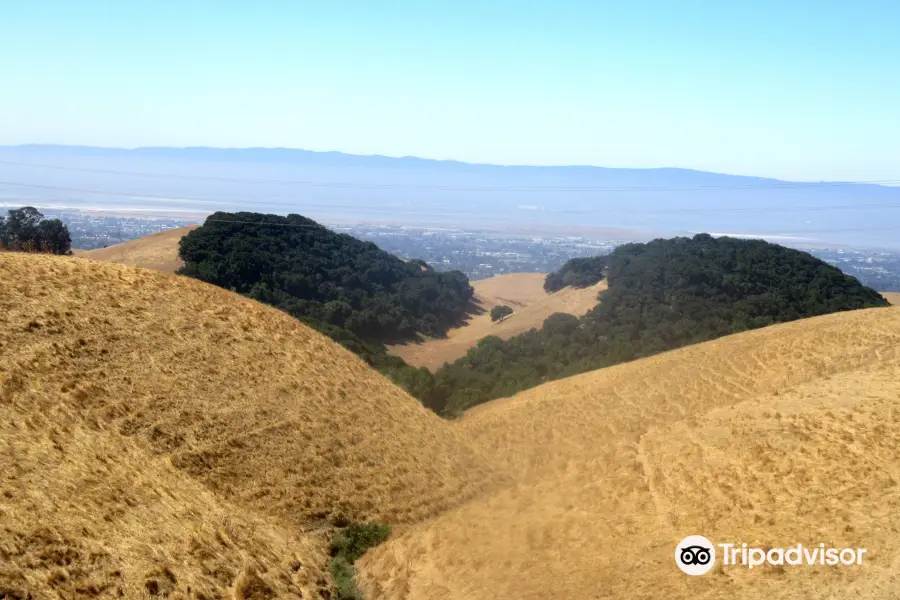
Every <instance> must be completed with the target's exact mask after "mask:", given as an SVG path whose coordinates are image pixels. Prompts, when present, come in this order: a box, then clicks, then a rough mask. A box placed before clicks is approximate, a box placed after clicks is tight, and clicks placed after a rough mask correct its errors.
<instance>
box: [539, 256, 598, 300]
mask: <svg viewBox="0 0 900 600" xmlns="http://www.w3.org/2000/svg"><path fill="white" fill-rule="evenodd" d="M606 260H607V257H606V256H592V257H589V258H573V259H570V260H568V261H567V262H566V264H564V265H563V266H562V267H560V268H559V270H558V271H555V272H553V273H550V274H548V275H547V277H546V278H545V279H544V291H546V292H549V293H553V292H557V291H559V290H561V289H563V288H564V287H567V286H572V287H580V288H582V287H588V286H591V285H594V284H595V283H599V282H600V281H601V280H602V279H603V276H604V275H605V273H606Z"/></svg>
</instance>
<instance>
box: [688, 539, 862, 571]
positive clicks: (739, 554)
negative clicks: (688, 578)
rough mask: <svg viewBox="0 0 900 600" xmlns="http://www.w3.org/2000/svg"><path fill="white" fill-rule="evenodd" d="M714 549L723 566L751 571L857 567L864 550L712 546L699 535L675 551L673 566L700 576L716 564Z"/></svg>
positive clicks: (737, 545)
mask: <svg viewBox="0 0 900 600" xmlns="http://www.w3.org/2000/svg"><path fill="white" fill-rule="evenodd" d="M716 547H718V548H719V551H720V552H719V553H720V555H721V558H722V564H723V565H724V566H741V567H747V568H748V569H753V568H754V567H760V566H762V565H766V564H768V565H772V566H784V565H790V566H802V565H806V566H815V565H824V566H828V567H837V566H845V567H849V566H852V565H861V564H862V563H863V554H865V553H866V549H865V548H832V547H826V546H825V544H818V545H816V546H804V545H803V544H796V545H794V546H791V547H789V548H757V547H752V546H748V545H747V544H732V543H728V544H713V543H712V542H710V541H709V540H708V539H706V538H705V537H703V536H702V535H689V536H688V537H686V538H684V539H683V540H681V542H679V543H678V546H676V547H675V564H677V565H678V568H679V569H681V570H682V571H684V572H685V573H687V574H688V575H703V574H705V573H707V572H709V570H710V569H712V568H713V565H715V562H716Z"/></svg>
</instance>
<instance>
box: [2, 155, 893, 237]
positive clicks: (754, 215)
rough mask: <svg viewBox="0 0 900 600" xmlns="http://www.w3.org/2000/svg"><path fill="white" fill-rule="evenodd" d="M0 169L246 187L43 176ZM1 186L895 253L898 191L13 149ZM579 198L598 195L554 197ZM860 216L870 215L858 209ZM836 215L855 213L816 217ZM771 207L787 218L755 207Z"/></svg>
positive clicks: (401, 161) (82, 201)
mask: <svg viewBox="0 0 900 600" xmlns="http://www.w3.org/2000/svg"><path fill="white" fill-rule="evenodd" d="M2 161H11V162H19V163H32V164H44V165H55V166H64V167H73V168H84V169H98V170H107V171H116V172H123V173H125V172H128V173H157V174H161V175H182V176H187V177H197V178H202V177H219V178H227V179H233V180H244V181H247V182H245V183H236V182H233V181H228V182H223V181H210V180H203V179H176V178H171V177H165V176H162V177H158V178H155V177H145V176H139V175H125V174H111V173H94V172H81V171H76V170H56V169H45V168H34V167H25V166H15V165H9V164H3V162H2ZM249 181H254V182H255V183H250V182H249ZM273 181H292V182H307V183H308V184H309V185H304V184H302V183H271V182H273ZM0 182H7V183H9V182H16V183H29V184H36V185H43V186H51V187H54V186H55V187H63V188H77V189H82V190H94V191H100V192H108V193H100V194H89V193H84V192H71V191H62V190H51V189H45V188H27V187H16V186H10V185H4V184H3V183H0V204H3V203H6V204H8V205H19V204H23V203H32V204H36V205H39V206H65V207H71V208H78V207H81V208H90V207H94V208H104V209H135V208H137V209H144V210H148V209H149V210H157V211H165V212H167V213H168V214H177V213H178V212H184V213H205V214H208V213H210V212H213V211H215V210H229V211H236V210H249V211H260V212H274V213H280V214H286V213H289V212H293V213H299V214H303V215H305V216H309V217H311V218H314V219H318V220H321V221H326V222H327V221H336V220H355V221H365V222H392V223H405V224H426V225H455V226H465V227H486V228H496V229H507V230H513V229H515V230H522V229H528V228H533V229H534V230H536V231H544V232H546V231H548V230H553V231H555V232H557V233H561V232H570V233H573V234H578V233H583V232H585V231H588V230H596V229H601V228H619V229H624V230H629V231H630V232H632V234H633V236H634V237H638V238H647V237H653V236H658V235H674V234H688V233H690V232H696V231H708V232H712V233H741V234H768V235H771V236H782V235H784V236H792V237H798V238H804V239H803V240H799V241H790V240H785V241H784V243H790V244H791V245H804V244H843V245H849V246H856V247H884V248H900V242H898V241H897V240H898V239H900V220H898V216H900V188H896V187H884V186H876V185H855V184H854V185H841V186H834V185H827V184H823V185H810V184H800V185H791V184H789V183H785V182H781V181H778V180H772V179H764V178H754V177H740V176H733V175H721V174H715V173H707V172H701V171H691V170H684V169H607V168H597V167H554V166H551V167H531V166H513V167H504V166H495V165H476V164H467V163H460V162H441V161H432V160H424V159H417V158H387V157H380V156H356V155H348V154H341V153H336V152H330V153H317V152H308V151H303V150H290V149H243V150H239V149H216V148H188V149H177V148H142V149H137V150H119V149H103V148H90V147H60V146H23V147H0ZM264 182H269V183H264ZM323 184H324V185H323ZM441 186H444V187H445V188H447V189H441ZM585 187H591V188H598V187H599V188H606V189H603V190H600V191H565V189H566V188H585ZM472 188H492V189H494V190H499V191H485V190H483V189H472ZM609 188H614V189H609ZM622 188H625V189H622ZM635 188H639V190H636V189H635ZM538 189H544V190H546V191H538ZM120 193H127V194H129V195H118V194H120ZM113 194H116V195H113ZM145 195H146V196H145ZM156 196H159V197H156ZM868 205H875V206H874V207H866V208H862V206H868ZM835 206H851V207H859V208H855V209H838V208H832V209H829V208H827V207H835ZM772 207H780V208H786V209H789V210H787V211H784V210H781V211H773V210H766V209H769V208H772ZM720 209H729V210H725V211H722V210H720ZM733 209H750V210H748V211H743V210H738V211H735V210H733Z"/></svg>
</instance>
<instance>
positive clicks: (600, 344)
mask: <svg viewBox="0 0 900 600" xmlns="http://www.w3.org/2000/svg"><path fill="white" fill-rule="evenodd" d="M603 258H604V259H605V261H604V262H605V263H606V272H607V277H608V281H609V289H608V290H606V291H604V292H602V293H601V295H600V303H599V304H598V305H597V306H596V307H595V308H594V309H593V310H591V311H590V312H589V313H588V314H587V315H585V316H584V317H582V318H580V319H576V318H575V317H572V316H571V315H560V314H556V315H551V316H550V317H548V318H547V319H546V320H545V321H544V325H543V328H542V329H539V330H538V329H532V330H531V331H529V332H526V333H524V334H521V335H518V336H515V337H512V338H510V339H508V340H505V341H502V340H499V338H498V339H496V340H494V341H493V342H492V343H491V344H479V345H478V346H476V347H475V348H473V349H471V350H470V351H469V353H468V354H467V355H466V356H465V357H463V358H461V359H460V360H458V361H456V362H455V363H453V364H450V365H445V366H444V367H442V368H441V369H440V370H439V371H438V372H437V374H436V381H435V389H437V390H447V391H448V392H447V395H446V396H445V397H443V398H441V399H439V400H435V402H436V403H437V404H438V405H441V404H443V405H444V407H445V410H447V411H450V412H459V411H461V410H464V409H465V408H467V407H469V406H472V405H473V404H477V403H480V402H484V401H486V400H490V399H492V398H499V397H503V396H508V395H511V394H514V393H516V392H518V391H520V390H523V389H527V388H529V387H533V386H535V385H538V384H540V383H543V382H545V381H549V380H552V379H558V378H561V377H566V376H569V375H574V374H576V373H581V372H584V371H589V370H592V369H597V368H600V367H605V366H610V365H613V364H617V363H620V362H624V361H628V360H633V359H635V358H639V357H642V356H647V355H650V354H654V353H657V352H662V351H665V350H670V349H673V348H678V347H680V346H684V345H687V344H693V343H697V342H702V341H705V340H710V339H713V338H716V337H720V336H723V335H727V334H730V333H734V332H738V331H743V330H746V329H753V328H757V327H763V326H765V325H769V324H772V323H779V322H784V321H792V320H794V319H800V318H805V317H811V316H815V315H822V314H826V313H832V312H838V311H845V310H854V309H859V308H867V307H877V306H887V302H886V301H885V300H884V298H882V297H881V296H880V295H879V294H878V293H877V292H875V291H874V290H872V289H871V288H868V287H865V286H863V285H861V284H860V283H859V281H857V280H856V279H855V278H853V277H850V276H847V275H845V274H843V273H842V272H841V271H840V270H838V269H836V268H835V267H832V266H831V265H828V264H827V263H825V262H823V261H821V260H819V259H817V258H814V257H812V256H811V255H809V254H808V253H806V252H800V251H798V250H792V249H789V248H785V247H782V246H778V245H775V244H769V243H767V242H764V241H759V240H738V239H733V238H713V237H712V236H709V235H706V234H700V235H697V236H695V237H694V238H692V239H691V238H674V239H670V240H654V241H652V242H649V243H646V244H626V245H624V246H620V247H619V248H617V249H616V250H615V251H614V252H613V253H612V254H611V255H609V256H607V257H603ZM570 272H571V271H570ZM594 273H596V270H594Z"/></svg>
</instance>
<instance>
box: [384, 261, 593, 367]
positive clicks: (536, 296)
mask: <svg viewBox="0 0 900 600" xmlns="http://www.w3.org/2000/svg"><path fill="white" fill-rule="evenodd" d="M546 276H547V275H546V273H509V274H506V275H498V276H497V277H492V278H490V279H481V280H478V281H473V282H472V287H473V288H475V298H474V301H475V305H476V306H477V307H478V309H479V311H480V314H476V315H474V316H472V317H471V318H470V319H469V320H468V322H467V323H466V324H465V325H463V326H462V327H457V328H455V329H451V330H450V331H449V332H448V333H447V337H446V338H436V339H425V340H423V341H422V342H421V343H414V344H401V345H396V346H390V347H389V348H388V350H389V352H390V353H391V354H394V355H396V356H399V357H401V358H402V359H403V360H405V361H406V362H407V363H409V364H411V365H413V366H416V367H426V368H428V369H429V370H430V371H436V370H437V369H439V368H440V367H441V365H443V364H444V363H445V362H453V361H455V360H456V359H458V358H462V357H463V356H465V355H466V352H468V351H469V349H470V348H473V347H475V345H476V344H477V343H478V341H479V340H481V339H482V338H485V337H487V336H489V335H496V336H498V337H500V338H502V339H507V338H510V337H512V336H514V335H518V334H520V333H524V332H526V331H528V330H529V329H532V328H537V329H540V328H541V326H542V325H543V324H544V320H545V319H546V318H547V317H549V316H550V315H552V314H553V313H558V312H561V313H569V314H571V315H575V316H579V317H580V316H581V315H584V314H585V313H587V312H588V311H589V310H590V309H592V308H593V307H594V306H596V305H597V294H599V293H600V291H602V290H605V289H606V282H605V281H601V282H600V283H598V284H597V285H593V286H590V287H586V288H581V289H577V288H572V287H567V288H563V289H562V290H560V291H558V292H556V293H554V294H548V293H547V292H545V291H544V278H545V277H546ZM501 304H505V305H507V306H509V307H510V308H512V309H513V311H514V312H513V314H512V315H510V316H509V317H507V318H506V319H503V320H502V321H499V322H496V323H494V322H492V321H491V315H490V311H491V308H493V307H494V306H498V305H501Z"/></svg>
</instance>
